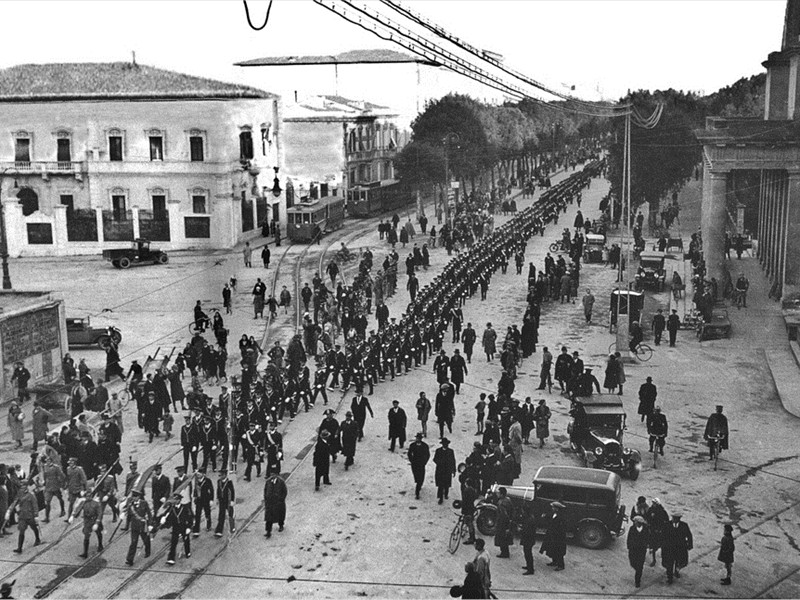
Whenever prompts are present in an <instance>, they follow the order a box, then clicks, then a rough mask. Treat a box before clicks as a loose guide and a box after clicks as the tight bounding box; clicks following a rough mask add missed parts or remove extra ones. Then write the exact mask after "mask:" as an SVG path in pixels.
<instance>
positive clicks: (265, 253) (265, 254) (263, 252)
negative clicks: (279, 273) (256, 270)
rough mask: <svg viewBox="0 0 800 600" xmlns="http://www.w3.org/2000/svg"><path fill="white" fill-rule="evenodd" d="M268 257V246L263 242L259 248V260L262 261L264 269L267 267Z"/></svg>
mask: <svg viewBox="0 0 800 600" xmlns="http://www.w3.org/2000/svg"><path fill="white" fill-rule="evenodd" d="M269 258H270V251H269V246H267V245H266V244H264V247H263V248H262V249H261V262H263V263H264V268H265V269H269Z"/></svg>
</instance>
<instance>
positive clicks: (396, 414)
mask: <svg viewBox="0 0 800 600" xmlns="http://www.w3.org/2000/svg"><path fill="white" fill-rule="evenodd" d="M388 419H389V452H394V446H395V442H396V441H399V442H400V448H402V447H403V444H405V443H406V423H407V420H406V411H404V410H403V409H402V408H400V401H399V400H392V408H390V409H389V415H388Z"/></svg>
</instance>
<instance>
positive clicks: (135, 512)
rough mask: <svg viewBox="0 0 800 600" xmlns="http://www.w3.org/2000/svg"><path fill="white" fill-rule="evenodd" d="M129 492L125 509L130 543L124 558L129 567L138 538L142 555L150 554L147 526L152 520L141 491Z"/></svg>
mask: <svg viewBox="0 0 800 600" xmlns="http://www.w3.org/2000/svg"><path fill="white" fill-rule="evenodd" d="M167 481H169V480H167ZM131 494H132V496H133V500H132V501H131V503H130V504H129V505H128V508H127V511H126V512H127V519H128V523H130V530H131V545H130V546H129V547H128V556H127V558H126V559H125V564H126V565H128V566H129V567H132V566H133V558H134V556H136V548H137V546H138V545H139V538H142V542H144V557H145V558H147V557H148V556H150V532H149V529H148V527H149V524H150V521H151V520H152V513H151V512H150V507H149V506H148V505H147V500H145V499H144V498H143V497H142V492H141V491H140V490H133V491H132V492H131Z"/></svg>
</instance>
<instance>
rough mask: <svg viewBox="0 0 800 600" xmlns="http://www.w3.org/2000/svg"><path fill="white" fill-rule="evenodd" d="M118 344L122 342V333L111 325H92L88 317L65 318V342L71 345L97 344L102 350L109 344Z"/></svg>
mask: <svg viewBox="0 0 800 600" xmlns="http://www.w3.org/2000/svg"><path fill="white" fill-rule="evenodd" d="M111 342H114V345H116V346H119V344H120V342H122V333H121V332H120V330H119V329H117V328H116V327H114V326H113V325H109V326H108V327H102V328H101V327H92V324H91V321H90V319H89V317H86V318H85V319H84V318H80V317H69V318H67V344H68V345H69V347H70V348H72V347H73V346H92V345H94V344H97V345H98V346H100V347H101V348H102V349H103V350H105V349H106V348H108V346H109V344H111Z"/></svg>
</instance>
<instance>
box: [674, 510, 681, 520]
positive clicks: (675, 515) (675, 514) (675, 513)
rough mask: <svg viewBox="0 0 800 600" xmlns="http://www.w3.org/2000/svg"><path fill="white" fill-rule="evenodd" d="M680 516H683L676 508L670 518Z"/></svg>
mask: <svg viewBox="0 0 800 600" xmlns="http://www.w3.org/2000/svg"><path fill="white" fill-rule="evenodd" d="M682 516H683V513H682V512H681V511H679V510H676V511H675V512H673V513H672V518H673V519H680V518H681V517H682Z"/></svg>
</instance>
